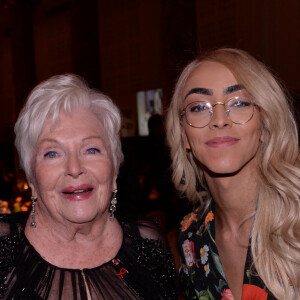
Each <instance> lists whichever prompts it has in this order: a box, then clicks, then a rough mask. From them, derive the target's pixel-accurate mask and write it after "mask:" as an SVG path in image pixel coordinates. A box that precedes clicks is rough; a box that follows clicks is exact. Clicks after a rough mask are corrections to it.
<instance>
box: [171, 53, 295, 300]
mask: <svg viewBox="0 0 300 300" xmlns="http://www.w3.org/2000/svg"><path fill="white" fill-rule="evenodd" d="M167 138H168V142H169V145H170V147H171V156H172V160H173V164H172V168H173V181H174V184H175V187H176V188H177V189H178V191H179V192H180V193H181V194H182V195H183V196H186V197H187V198H188V199H189V200H190V201H191V202H192V203H194V205H195V209H194V211H193V212H192V213H190V214H189V215H188V216H186V217H185V218H184V219H183V221H182V224H181V230H180V234H179V246H180V250H181V255H182V266H181V269H180V281H181V287H182V291H183V294H184V295H185V297H186V298H187V299H200V298H201V299H235V300H239V299H254V297H257V298H255V299H300V184H299V183H300V180H299V179H300V162H299V147H298V133H297V125H296V122H295V119H294V116H293V113H292V109H291V104H290V101H289V99H288V97H287V96H286V95H285V93H284V91H283V88H282V87H281V85H280V84H279V83H278V81H277V80H276V79H275V78H274V76H273V75H272V74H271V72H269V70H268V69H267V68H266V67H265V66H264V65H263V64H262V63H261V62H259V61H257V60H256V59H255V58H253V57H252V56H251V55H249V54H248V53H247V52H245V51H242V50H239V49H229V48H221V49H217V50H214V51H211V52H209V53H206V54H204V55H202V56H199V57H198V58H197V59H196V60H194V61H193V62H191V63H190V64H188V65H187V66H186V68H185V69H184V70H183V72H182V73H181V75H180V77H179V79H178V82H177V85H176V87H175V91H174V95H173V99H172V101H171V104H170V107H169V111H168V115H167Z"/></svg>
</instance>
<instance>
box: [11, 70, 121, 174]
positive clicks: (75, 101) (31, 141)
mask: <svg viewBox="0 0 300 300" xmlns="http://www.w3.org/2000/svg"><path fill="white" fill-rule="evenodd" d="M75 109H85V110H89V111H90V112H91V113H93V114H94V115H95V116H96V118H97V119H98V120H99V121H100V122H101V124H102V125H103V127H104V128H105V133H106V135H107V140H108V143H109V149H110V151H111V156H112V159H113V166H114V169H115V172H116V173H118V171H119V166H120V164H121V162H122V161H123V153H122V147H121V141H120V136H119V132H120V128H121V115H120V111H119V109H118V107H117V106H116V105H115V104H114V103H113V102H112V100H111V99H110V98H109V97H108V96H106V95H104V94H103V93H101V92H99V91H97V90H94V89H91V88H90V87H89V86H88V85H87V83H86V82H85V81H84V80H83V79H82V78H81V77H79V76H77V75H74V74H65V75H56V76H53V77H51V78H49V79H47V80H45V81H43V82H41V83H40V84H38V85H37V86H36V87H35V88H34V89H33V90H32V91H31V93H30V94H29V96H28V98H27V101H26V104H25V106H24V107H23V109H22V110H21V112H20V114H19V117H18V120H17V122H16V124H15V134H16V139H15V146H16V148H17V150H18V154H19V160H20V167H21V168H22V169H23V170H24V171H25V173H26V177H27V179H28V180H31V179H32V178H33V157H34V155H35V153H36V145H37V141H38V138H39V135H40V133H41V131H42V129H43V127H44V124H45V122H46V120H48V119H49V118H52V124H53V125H54V124H55V123H56V121H57V119H58V117H59V114H60V112H66V113H72V112H73V111H74V110H75Z"/></svg>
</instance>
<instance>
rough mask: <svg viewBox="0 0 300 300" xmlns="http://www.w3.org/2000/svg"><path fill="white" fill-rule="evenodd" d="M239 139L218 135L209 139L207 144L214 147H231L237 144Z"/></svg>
mask: <svg viewBox="0 0 300 300" xmlns="http://www.w3.org/2000/svg"><path fill="white" fill-rule="evenodd" d="M238 141H239V139H237V138H233V137H231V136H222V137H216V138H213V139H211V140H209V141H207V142H206V143H205V144H206V145H207V146H208V147H212V148H222V147H229V146H232V145H235V144H236V143H237V142H238Z"/></svg>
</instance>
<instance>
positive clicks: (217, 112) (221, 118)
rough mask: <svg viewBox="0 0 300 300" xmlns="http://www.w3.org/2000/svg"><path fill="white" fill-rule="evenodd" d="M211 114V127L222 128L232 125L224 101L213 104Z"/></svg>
mask: <svg viewBox="0 0 300 300" xmlns="http://www.w3.org/2000/svg"><path fill="white" fill-rule="evenodd" d="M212 110H213V115H212V118H211V121H210V123H209V126H210V127H211V128H223V127H228V126H231V125H232V122H231V120H230V118H229V116H228V114H227V112H226V107H225V105H224V103H222V102H217V103H215V104H214V105H213V108H212Z"/></svg>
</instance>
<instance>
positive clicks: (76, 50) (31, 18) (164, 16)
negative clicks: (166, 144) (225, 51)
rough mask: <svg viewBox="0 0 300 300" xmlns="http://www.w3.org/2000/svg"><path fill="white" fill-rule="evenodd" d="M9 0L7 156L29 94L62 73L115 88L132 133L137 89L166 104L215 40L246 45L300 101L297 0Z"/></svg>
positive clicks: (1, 81)
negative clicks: (158, 93)
mask: <svg viewBox="0 0 300 300" xmlns="http://www.w3.org/2000/svg"><path fill="white" fill-rule="evenodd" d="M6 1H7V0H6ZM4 2H5V0H0V65H1V68H0V103H1V108H2V115H1V118H0V146H1V147H0V149H4V150H3V151H2V150H0V157H1V155H2V154H1V151H2V152H3V153H8V154H3V155H4V156H5V155H7V159H8V157H11V152H12V151H13V150H12V149H13V147H12V144H13V139H14V134H13V125H14V123H15V120H16V118H17V115H18V113H19V111H20V109H21V107H22V106H23V104H24V101H25V98H26V96H27V94H28V93H29V91H30V90H31V89H32V87H33V86H34V85H36V84H37V83H39V82H40V81H42V80H44V79H46V78H48V77H50V76H52V75H55V74H61V73H67V72H74V73H77V74H80V75H82V76H84V77H85V78H86V80H87V81H88V82H89V83H90V85H91V86H92V87H95V88H98V89H101V90H102V91H103V92H104V93H107V94H108V95H109V96H111V97H112V98H113V100H114V101H115V102H116V103H117V105H118V106H119V107H120V108H121V111H122V115H123V117H124V118H125V119H128V120H130V122H131V123H130V124H129V126H131V128H130V130H131V133H132V134H133V135H134V134H136V92H137V91H139V90H145V89H152V88H163V97H164V99H163V101H164V106H165V107H167V104H168V102H169V100H170V97H171V95H172V90H173V87H174V83H175V81H176V78H177V75H178V73H179V71H180V69H181V68H182V67H183V66H184V65H185V64H186V63H187V62H188V61H190V60H192V59H193V58H194V57H195V56H196V55H197V52H198V51H199V50H206V49H210V48H214V47H218V46H229V47H240V48H243V49H245V50H249V51H250V52H251V53H252V54H253V55H254V56H256V57H257V58H259V59H261V60H263V61H264V62H265V63H266V64H267V65H268V66H270V68H271V69H272V70H273V71H274V72H275V73H276V74H278V76H279V77H280V78H281V79H282V81H283V82H284V83H285V84H286V86H287V87H288V89H289V90H290V91H291V92H292V94H293V96H294V98H295V99H299V102H300V97H299V95H300V80H299V73H298V70H299V69H300V30H299V28H300V26H299V25H300V24H299V23H300V1H299V0H286V1H281V0H263V1H261V0H251V1H239V0H226V1H221V0H210V1H206V0H130V1H125V0H109V1H105V0H89V1H79V0H51V1H49V0H26V1H24V0H15V1H14V2H15V5H12V6H8V7H7V8H4V5H2V4H3V3H4ZM12 2H13V1H12ZM299 102H298V103H299ZM9 159H10V158H9ZM4 160H5V158H4Z"/></svg>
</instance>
